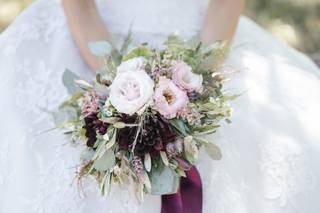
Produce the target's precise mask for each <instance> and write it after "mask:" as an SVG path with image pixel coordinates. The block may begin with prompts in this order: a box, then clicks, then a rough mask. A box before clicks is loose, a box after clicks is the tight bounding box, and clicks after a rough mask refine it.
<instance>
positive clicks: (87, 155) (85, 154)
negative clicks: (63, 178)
mask: <svg viewBox="0 0 320 213" xmlns="http://www.w3.org/2000/svg"><path fill="white" fill-rule="evenodd" d="M93 156H94V151H93V149H91V148H90V149H85V150H83V151H82V152H81V156H80V158H81V159H82V160H85V161H89V160H91V159H92V158H93Z"/></svg>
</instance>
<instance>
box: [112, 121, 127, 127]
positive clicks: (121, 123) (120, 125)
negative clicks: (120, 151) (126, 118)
mask: <svg viewBox="0 0 320 213" xmlns="http://www.w3.org/2000/svg"><path fill="white" fill-rule="evenodd" d="M113 126H114V127H115V128H117V129H123V128H125V127H126V124H125V123H123V122H116V123H114V124H113Z"/></svg>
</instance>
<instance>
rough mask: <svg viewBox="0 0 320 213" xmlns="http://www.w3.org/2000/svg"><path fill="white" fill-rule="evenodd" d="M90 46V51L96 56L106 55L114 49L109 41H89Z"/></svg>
mask: <svg viewBox="0 0 320 213" xmlns="http://www.w3.org/2000/svg"><path fill="white" fill-rule="evenodd" d="M88 47H89V49H90V52H91V53H92V54H93V55H94V56H96V57H105V56H106V55H109V54H111V51H112V46H111V44H110V43H109V42H107V41H95V42H89V43H88Z"/></svg>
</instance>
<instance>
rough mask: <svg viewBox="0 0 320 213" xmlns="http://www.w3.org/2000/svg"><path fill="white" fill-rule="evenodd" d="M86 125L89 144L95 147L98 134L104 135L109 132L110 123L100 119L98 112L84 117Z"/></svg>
mask: <svg viewBox="0 0 320 213" xmlns="http://www.w3.org/2000/svg"><path fill="white" fill-rule="evenodd" d="M84 122H85V125H84V126H83V128H84V129H85V130H86V134H85V135H86V137H87V138H88V139H87V146H88V147H93V146H94V144H95V142H96V140H97V134H100V135H104V134H106V133H107V129H108V124H107V123H104V122H103V121H101V120H99V118H98V116H97V114H90V115H88V116H86V117H85V118H84Z"/></svg>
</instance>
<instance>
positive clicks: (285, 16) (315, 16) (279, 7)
mask: <svg viewBox="0 0 320 213" xmlns="http://www.w3.org/2000/svg"><path fill="white" fill-rule="evenodd" d="M32 1H33V0H0V32H1V31H2V30H4V29H5V28H6V27H7V26H8V25H9V24H10V23H11V22H12V21H13V20H14V18H15V17H16V16H17V15H19V13H20V12H21V11H22V10H23V9H24V8H25V7H27V6H28V5H29V4H30V3H31V2H32ZM244 13H245V15H247V16H249V17H250V18H252V19H253V20H255V21H256V22H258V23H259V24H260V25H262V26H263V27H264V28H265V29H267V30H268V31H269V32H271V33H272V34H273V35H275V36H276V37H278V38H279V39H281V40H283V41H285V42H287V43H288V44H289V45H291V46H293V47H294V48H296V49H298V50H300V51H302V52H304V53H306V54H308V55H309V56H310V57H311V58H312V59H314V60H315V61H316V62H317V63H318V64H319V65H320V0H247V5H246V8H245V11H244Z"/></svg>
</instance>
